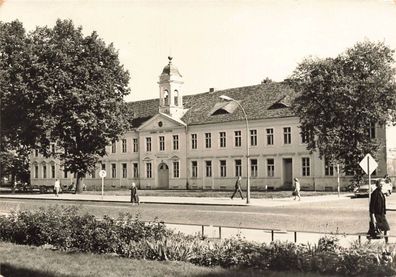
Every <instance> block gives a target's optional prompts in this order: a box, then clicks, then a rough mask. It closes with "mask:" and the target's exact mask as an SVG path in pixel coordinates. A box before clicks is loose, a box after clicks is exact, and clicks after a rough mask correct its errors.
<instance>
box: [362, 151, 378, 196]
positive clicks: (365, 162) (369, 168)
mask: <svg viewBox="0 0 396 277" xmlns="http://www.w3.org/2000/svg"><path fill="white" fill-rule="evenodd" d="M359 165H360V167H361V168H362V169H363V170H364V172H365V173H366V174H367V175H368V185H369V203H370V199H371V173H373V172H374V170H375V169H376V168H377V167H378V163H377V162H376V161H375V160H374V158H373V157H372V156H371V155H370V154H367V155H366V156H364V158H363V159H362V160H361V161H360V163H359Z"/></svg>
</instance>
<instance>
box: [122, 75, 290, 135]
mask: <svg viewBox="0 0 396 277" xmlns="http://www.w3.org/2000/svg"><path fill="white" fill-rule="evenodd" d="M220 95H226V96H228V97H231V98H233V99H235V100H237V101H238V102H239V103H240V104H241V106H242V107H243V108H244V110H245V112H246V115H247V117H248V119H249V120H255V119H265V118H279V117H291V116H294V114H293V112H292V110H291V108H290V107H291V105H290V103H291V99H292V97H293V95H294V91H293V90H292V89H291V88H290V87H288V86H287V85H286V84H284V83H277V82H271V83H264V84H259V85H254V86H247V87H240V88H231V89H225V90H219V91H215V92H205V93H200V94H194V95H186V96H183V104H184V108H185V109H188V111H187V112H186V114H185V115H184V116H183V118H182V120H183V121H184V122H185V123H186V124H187V125H199V124H207V123H222V122H228V121H237V120H244V118H245V117H244V115H243V112H242V110H241V109H240V108H239V107H237V108H236V109H225V110H226V111H227V112H219V113H216V109H217V108H220V109H221V108H222V109H224V107H226V105H224V100H222V99H220ZM279 103H281V104H283V105H275V106H274V104H279ZM128 105H129V107H130V109H131V110H132V111H133V114H132V115H131V116H132V117H133V118H132V127H133V128H137V127H139V126H140V125H141V124H142V123H143V122H144V121H146V120H148V119H149V118H151V117H152V116H154V115H156V114H157V113H158V106H159V99H158V98H156V99H150V100H143V101H136V102H129V103H128ZM270 107H271V108H270Z"/></svg>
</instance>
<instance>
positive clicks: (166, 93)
mask: <svg viewBox="0 0 396 277" xmlns="http://www.w3.org/2000/svg"><path fill="white" fill-rule="evenodd" d="M164 105H165V106H168V105H169V92H168V90H165V91H164Z"/></svg>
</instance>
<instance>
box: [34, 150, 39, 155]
mask: <svg viewBox="0 0 396 277" xmlns="http://www.w3.org/2000/svg"><path fill="white" fill-rule="evenodd" d="M38 155H39V151H38V149H35V150H34V156H35V157H38Z"/></svg>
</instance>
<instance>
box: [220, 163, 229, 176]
mask: <svg viewBox="0 0 396 277" xmlns="http://www.w3.org/2000/svg"><path fill="white" fill-rule="evenodd" d="M226 176H227V161H225V160H221V161H220V177H226Z"/></svg>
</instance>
